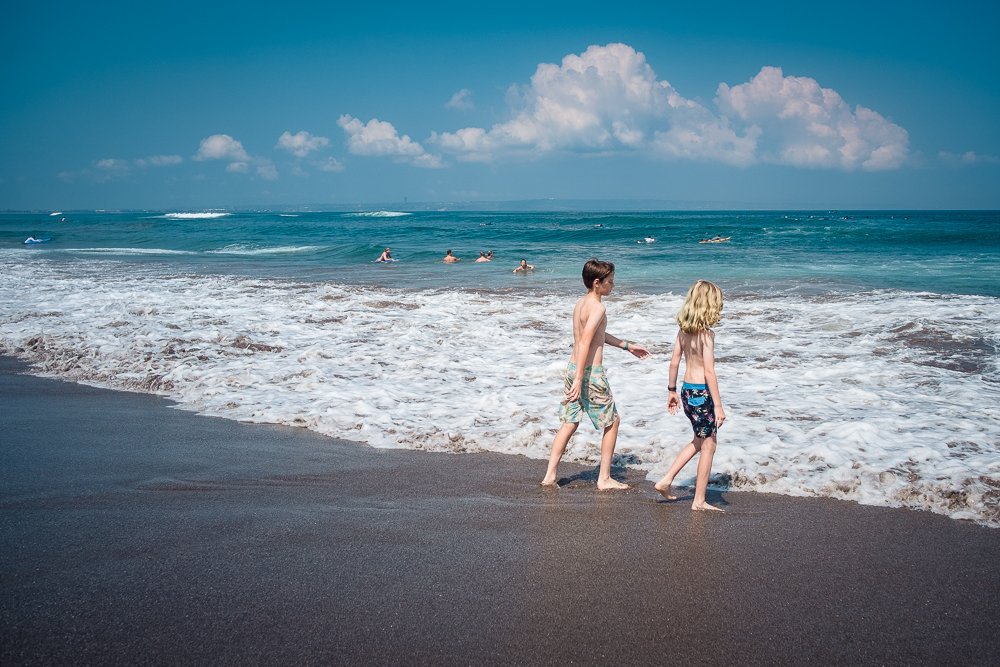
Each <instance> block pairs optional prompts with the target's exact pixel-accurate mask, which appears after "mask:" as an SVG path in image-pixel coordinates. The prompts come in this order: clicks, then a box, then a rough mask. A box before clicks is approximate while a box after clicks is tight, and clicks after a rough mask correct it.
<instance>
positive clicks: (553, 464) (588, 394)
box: [542, 259, 649, 490]
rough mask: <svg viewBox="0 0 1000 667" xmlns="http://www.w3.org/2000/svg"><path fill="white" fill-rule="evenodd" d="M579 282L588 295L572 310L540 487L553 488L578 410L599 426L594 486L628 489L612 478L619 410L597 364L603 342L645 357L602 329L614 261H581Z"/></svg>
mask: <svg viewBox="0 0 1000 667" xmlns="http://www.w3.org/2000/svg"><path fill="white" fill-rule="evenodd" d="M583 284H584V285H585V286H586V287H587V294H585V295H584V296H582V297H580V299H579V300H578V301H577V302H576V307H574V308H573V356H572V358H571V359H570V362H569V366H568V368H567V369H566V378H565V383H564V392H565V396H564V397H563V400H562V402H561V403H560V410H559V420H560V421H561V422H562V423H563V424H562V427H560V429H559V431H558V432H557V433H556V437H555V439H554V440H553V441H552V454H551V456H550V457H549V467H548V470H547V471H546V472H545V478H544V479H543V480H542V485H543V486H556V485H557V484H556V468H557V467H558V465H559V461H560V460H561V459H562V456H563V453H564V452H565V451H566V444H567V443H568V442H569V439H570V438H571V437H572V436H573V434H574V433H576V429H577V427H578V426H579V425H580V421H582V419H583V414H584V413H587V416H588V417H590V421H591V422H593V424H594V428H597V429H604V437H603V438H602V439H601V468H600V473H599V474H598V477H597V488H598V489H601V490H605V489H627V488H628V485H627V484H622V483H621V482H619V481H617V480H614V479H612V478H611V457H612V456H613V455H614V453H615V444H616V443H617V441H618V425H619V424H620V420H619V418H618V409H617V408H616V407H615V400H614V397H613V396H612V395H611V387H610V386H608V378H607V376H606V375H605V373H604V367H603V365H602V363H603V361H604V344H605V343H607V344H608V345H612V346H614V347H619V348H621V349H623V350H625V351H627V352H631V353H632V354H633V355H635V356H636V357H638V358H640V359H643V358H645V357H647V356H649V352H648V351H646V348H644V347H643V346H642V345H639V344H637V343H633V342H631V341H627V340H622V339H620V338H616V337H615V336H612V335H611V334H609V333H607V331H606V329H607V326H608V316H607V311H606V310H605V308H604V304H603V303H602V301H601V300H602V299H603V298H604V297H605V296H607V295H608V294H610V293H611V290H613V289H614V287H615V265H614V264H612V263H611V262H602V261H600V260H598V259H591V260H588V261H587V263H586V264H584V265H583Z"/></svg>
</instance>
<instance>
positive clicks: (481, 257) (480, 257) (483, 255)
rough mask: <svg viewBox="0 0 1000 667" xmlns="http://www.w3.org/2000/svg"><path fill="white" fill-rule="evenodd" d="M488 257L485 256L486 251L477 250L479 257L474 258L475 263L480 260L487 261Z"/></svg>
mask: <svg viewBox="0 0 1000 667" xmlns="http://www.w3.org/2000/svg"><path fill="white" fill-rule="evenodd" d="M488 261H490V258H489V257H487V256H486V253H485V252H484V251H482V250H480V251H479V257H477V258H476V264H481V263H482V262H488Z"/></svg>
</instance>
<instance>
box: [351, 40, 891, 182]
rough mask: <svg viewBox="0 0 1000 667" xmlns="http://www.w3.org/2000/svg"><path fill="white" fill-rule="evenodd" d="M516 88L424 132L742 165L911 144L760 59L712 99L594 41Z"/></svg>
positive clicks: (443, 142) (392, 144)
mask: <svg viewBox="0 0 1000 667" xmlns="http://www.w3.org/2000/svg"><path fill="white" fill-rule="evenodd" d="M517 100H518V101H517V103H516V104H515V105H514V107H513V108H512V109H511V112H510V115H509V117H508V119H507V120H505V121H503V122H500V123H496V124H494V125H493V126H491V127H489V128H485V127H465V128H461V129H457V130H453V131H443V132H434V133H432V134H431V136H430V137H429V138H428V140H427V141H426V142H425V143H426V144H428V145H431V146H435V147H437V148H438V149H439V150H440V151H441V152H442V153H443V154H446V155H450V156H451V157H453V158H454V159H456V160H461V161H480V162H491V161H496V160H501V159H513V158H537V157H541V156H544V155H546V154H550V153H554V152H597V153H600V152H617V153H623V152H633V153H643V154H646V155H652V156H657V157H662V158H666V159H690V160H700V161H714V162H723V163H726V164H732V165H739V166H748V165H752V164H756V163H761V162H765V163H771V164H783V165H791V166H795V167H820V168H841V169H859V168H860V169H892V168H896V167H899V166H901V165H902V164H903V163H904V162H905V160H906V159H907V156H908V153H909V148H908V135H907V132H906V130H904V129H903V128H902V127H900V126H898V125H896V124H894V123H892V122H890V121H889V120H887V119H886V118H885V117H883V116H882V115H880V114H879V113H877V112H876V111H873V110H871V109H868V108H866V107H864V106H861V105H857V106H855V107H853V108H852V107H851V106H849V105H848V104H847V103H846V102H845V101H844V100H843V99H842V98H841V96H840V95H839V94H838V93H837V92H836V91H833V90H831V89H828V88H822V87H821V86H820V85H819V84H818V83H817V82H816V81H815V80H814V79H811V78H808V77H798V76H785V75H784V73H783V72H782V71H781V69H780V68H777V67H763V68H762V69H761V70H760V72H759V73H758V74H756V75H755V76H754V77H753V78H751V79H750V80H749V81H747V82H746V83H742V84H738V85H735V86H729V85H728V84H726V83H722V84H719V86H718V91H717V94H716V98H715V100H714V105H713V106H709V105H706V104H702V103H700V102H697V101H695V100H692V99H688V98H685V97H684V96H683V95H681V94H680V93H679V92H678V91H677V90H676V89H675V88H674V87H673V86H672V85H671V84H670V83H669V82H668V81H666V80H663V79H660V78H659V77H658V76H657V74H656V72H655V71H654V70H653V68H652V67H651V66H650V65H649V63H648V62H646V57H645V56H644V55H643V54H642V53H640V52H638V51H636V50H635V49H633V48H632V47H631V46H629V45H627V44H607V45H603V46H598V45H594V46H590V47H589V48H587V50H586V51H584V52H583V53H581V54H570V55H567V56H566V57H564V58H563V59H562V62H561V63H560V64H553V63H542V64H540V65H538V67H537V69H536V70H535V73H534V75H533V76H532V77H531V79H530V83H529V84H528V85H527V86H526V87H524V88H523V89H522V90H520V91H518V95H517ZM345 118H346V119H348V121H347V122H345V121H344V119H345ZM341 126H342V127H343V128H344V130H345V131H346V132H347V133H348V136H349V139H348V141H349V147H350V150H351V152H353V153H357V154H364V155H376V154H382V155H391V156H394V157H395V158H397V159H403V160H408V161H411V162H413V163H414V164H417V163H418V160H419V159H425V160H426V159H430V158H432V157H433V158H435V159H436V158H437V156H431V155H430V154H429V153H428V152H427V151H426V150H425V149H424V148H423V146H421V145H420V144H419V143H417V142H414V141H412V140H410V138H409V137H408V136H406V135H403V137H400V136H399V134H398V133H397V131H396V129H395V127H393V126H392V125H391V124H389V123H387V122H385V121H379V120H378V119H372V120H371V121H369V122H368V124H363V123H362V122H361V121H359V120H357V119H354V118H351V117H350V116H345V117H344V118H342V120H341ZM386 126H387V127H386ZM375 130H380V132H379V133H378V135H379V136H378V137H377V138H376V137H375V136H374V135H375V134H376V132H375ZM366 133H367V134H370V135H373V136H371V137H366ZM439 164H440V162H439V161H436V162H435V164H434V166H438V165H439ZM425 166H428V165H425Z"/></svg>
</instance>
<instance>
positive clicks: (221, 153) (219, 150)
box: [194, 134, 250, 171]
mask: <svg viewBox="0 0 1000 667" xmlns="http://www.w3.org/2000/svg"><path fill="white" fill-rule="evenodd" d="M194 159H195V160H198V161H199V162H201V161H203V160H228V161H229V162H232V163H240V162H249V160H250V155H249V154H248V153H247V152H246V150H244V148H243V144H241V143H240V142H239V141H237V140H236V139H233V138H232V137H231V136H229V135H228V134H213V135H212V136H210V137H205V138H204V139H202V140H201V144H200V145H199V146H198V153H197V154H196V155H195V157H194ZM230 171H234V170H233V169H230Z"/></svg>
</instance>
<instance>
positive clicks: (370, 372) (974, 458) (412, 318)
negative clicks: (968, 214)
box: [0, 254, 1000, 526]
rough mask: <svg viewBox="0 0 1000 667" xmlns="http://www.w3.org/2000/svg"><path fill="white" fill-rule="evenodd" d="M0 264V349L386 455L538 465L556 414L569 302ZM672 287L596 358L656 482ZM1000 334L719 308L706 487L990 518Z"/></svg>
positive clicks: (620, 302) (665, 438) (638, 460)
mask: <svg viewBox="0 0 1000 667" xmlns="http://www.w3.org/2000/svg"><path fill="white" fill-rule="evenodd" d="M22 257H23V254H22ZM125 268H126V269H127V268H128V267H125ZM0 269H2V271H0V351H6V352H13V353H17V354H18V355H20V356H22V357H24V358H27V359H29V360H31V361H33V362H34V363H36V364H37V367H38V368H39V369H40V372H43V373H46V374H51V375H57V376H60V377H65V378H69V379H74V380H78V381H83V382H88V383H92V384H97V385H101V386H107V387H112V388H119V389H131V390H136V389H138V390H145V391H152V392H156V393H160V394H164V395H167V396H169V397H171V398H173V399H175V400H177V401H178V402H179V403H180V405H181V406H182V407H185V408H188V409H191V410H196V411H199V412H202V413H205V414H212V415H218V416H223V417H228V418H232V419H238V420H243V421H250V422H275V423H281V424H291V425H296V426H304V427H307V428H310V429H313V430H315V431H317V432H320V433H324V434H327V435H331V436H337V437H344V438H349V439H354V440H361V441H365V442H368V443H370V444H371V445H374V446H378V447H405V448H416V449H428V450H436V451H451V452H462V451H480V450H489V451H496V452H504V453H510V454H523V455H526V456H530V457H533V458H537V459H545V458H546V457H547V456H548V452H549V447H550V445H551V439H552V435H553V433H554V431H555V429H556V428H557V427H558V425H559V424H558V421H557V410H556V408H557V403H558V400H559V398H560V388H561V375H562V373H563V369H564V368H565V364H566V362H567V359H568V356H569V352H570V345H571V336H572V333H571V329H570V322H569V314H570V312H571V310H572V303H571V302H569V301H567V299H566V298H565V297H564V296H558V295H546V294H540V293H476V292H456V291H451V290H440V291H438V290H398V289H384V288H368V287H359V286H343V287H342V286H338V285H334V284H328V283H298V282H290V281H261V280H252V279H243V278H233V277H225V276H176V277H163V276H158V277H156V278H150V277H146V276H143V275H140V274H136V273H134V272H128V273H126V272H123V271H122V267H121V266H120V265H118V266H116V267H115V269H114V270H111V269H110V268H109V266H108V265H106V263H103V262H90V263H85V264H83V265H81V266H78V267H75V270H74V272H73V274H72V275H66V274H65V273H64V272H63V270H62V269H60V268H59V267H58V266H56V265H54V264H50V263H48V262H45V261H29V260H27V259H21V260H20V261H19V260H18V258H16V257H15V256H13V255H11V256H9V258H6V259H5V261H4V265H3V266H2V267H0ZM28 292H30V293H31V294H32V299H31V301H30V302H26V301H24V300H23V299H22V298H21V296H22V295H23V294H25V293H28ZM681 298H682V297H681V296H679V295H678V296H671V295H667V296H651V295H623V296H613V297H612V298H610V299H609V300H608V302H607V303H608V311H609V318H610V322H611V324H610V326H609V331H610V332H611V333H613V334H615V335H619V336H627V337H628V338H629V339H631V340H637V341H641V342H643V343H645V344H646V345H647V346H649V347H650V349H651V350H652V351H653V353H654V356H653V357H652V358H651V359H649V360H646V361H638V360H636V359H634V358H632V357H631V356H630V355H628V354H626V353H623V352H621V351H619V350H614V349H608V350H607V360H606V364H607V366H608V367H609V371H608V374H609V378H610V381H611V384H612V387H613V388H614V391H615V396H616V400H617V402H618V406H619V409H620V410H621V413H622V417H623V422H622V427H621V431H620V437H619V447H618V454H619V456H620V458H621V460H622V461H623V462H624V463H626V464H628V465H631V466H634V467H637V468H640V469H644V470H648V471H649V475H650V477H651V478H656V477H658V476H660V475H662V474H663V472H664V471H665V469H666V468H667V467H668V466H669V464H670V463H671V462H672V461H673V458H674V457H675V456H676V454H677V452H678V451H679V450H680V448H681V446H682V445H683V444H685V443H686V442H687V440H688V439H689V437H690V426H689V425H688V423H687V421H686V419H685V418H684V417H683V416H682V415H677V416H669V415H667V414H666V412H665V411H664V408H663V404H664V401H665V398H666V385H667V364H668V361H669V355H670V346H671V343H672V340H673V336H674V326H673V325H672V324H671V320H672V317H673V315H674V313H675V312H676V310H677V308H678V307H679V305H680V302H681ZM998 339H1000V300H998V299H996V298H990V297H976V296H939V295H932V294H914V293H900V292H877V293H867V294H859V295H856V296H850V297H823V298H820V297H816V298H808V297H791V296H783V297H773V298H772V297H767V298H764V297H743V298H734V299H732V300H730V301H729V302H728V303H727V304H726V311H725V315H724V321H723V324H722V325H721V326H720V327H719V332H718V342H717V354H718V368H719V373H720V382H721V389H722V395H723V397H724V399H725V401H726V406H727V412H728V414H729V419H728V420H727V423H726V426H725V428H724V429H723V430H722V434H721V440H720V445H719V449H718V452H717V454H716V458H715V464H714V470H715V472H716V473H718V476H717V478H716V480H717V482H719V483H723V484H728V485H729V486H731V487H732V488H742V489H758V490H763V491H770V492H777V493H784V494H792V495H818V496H829V497H834V498H842V499H847V500H853V501H856V502H861V503H868V504H878V505H889V506H904V507H911V508H919V509H925V510H931V511H934V512H939V513H942V514H946V515H949V516H952V517H955V518H963V519H972V520H975V521H978V522H980V523H983V524H986V525H991V526H1000V413H998V411H997V410H996V406H997V405H1000V366H998V351H997V350H998V346H1000V340H998ZM598 435H599V434H598V433H597V432H596V431H594V430H592V429H591V428H590V427H589V425H588V424H584V425H583V427H581V428H580V429H579V431H578V432H577V435H576V436H575V437H574V439H573V441H572V442H571V443H570V446H569V448H568V451H567V459H568V460H574V461H579V462H586V463H595V462H596V461H597V457H598V451H599V444H600V439H599V437H598ZM693 465H694V464H691V465H689V467H688V469H686V470H685V471H684V473H683V474H684V475H686V476H687V477H686V478H684V479H680V480H678V481H680V482H682V483H684V482H690V481H691V480H692V478H693V475H694V472H695V471H694V468H693ZM543 468H544V464H542V463H541V461H540V462H539V477H540V476H541V474H542V472H543Z"/></svg>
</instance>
